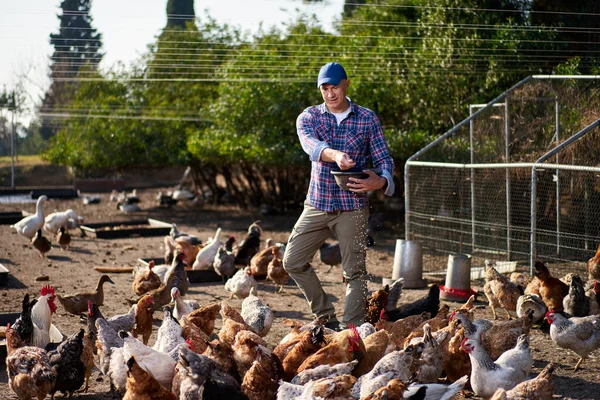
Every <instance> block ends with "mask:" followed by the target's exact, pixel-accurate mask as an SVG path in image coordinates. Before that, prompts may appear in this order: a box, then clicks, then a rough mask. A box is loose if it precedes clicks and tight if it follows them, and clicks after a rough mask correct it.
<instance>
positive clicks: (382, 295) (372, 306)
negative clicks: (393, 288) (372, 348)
mask: <svg viewBox="0 0 600 400" xmlns="http://www.w3.org/2000/svg"><path fill="white" fill-rule="evenodd" d="M389 294H390V287H389V285H385V286H384V287H383V288H382V289H379V290H376V291H375V292H373V293H372V294H371V297H369V300H368V301H367V312H366V314H365V322H369V323H371V324H376V323H377V321H379V316H380V315H381V311H382V310H385V307H386V306H387V302H388V296H389Z"/></svg>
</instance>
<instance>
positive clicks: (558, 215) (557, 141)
mask: <svg viewBox="0 0 600 400" xmlns="http://www.w3.org/2000/svg"><path fill="white" fill-rule="evenodd" d="M559 111H560V104H559V103H558V97H556V102H555V115H556V145H557V146H558V144H559V143H560V119H559V118H560V117H559ZM559 161H560V159H559V157H558V153H557V154H556V163H557V164H559ZM555 173H556V175H555V176H556V256H557V257H559V256H560V171H559V170H558V169H557V170H556V172H555Z"/></svg>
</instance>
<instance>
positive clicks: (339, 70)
mask: <svg viewBox="0 0 600 400" xmlns="http://www.w3.org/2000/svg"><path fill="white" fill-rule="evenodd" d="M342 79H348V76H347V75H346V70H344V67H342V66H341V65H340V64H338V63H334V62H330V63H327V64H325V65H323V66H322V67H321V70H320V71H319V78H318V80H317V87H318V88H320V87H321V85H322V84H324V83H329V84H331V85H333V86H337V85H339V84H340V82H341V81H342Z"/></svg>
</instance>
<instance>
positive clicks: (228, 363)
mask: <svg viewBox="0 0 600 400" xmlns="http://www.w3.org/2000/svg"><path fill="white" fill-rule="evenodd" d="M207 345H208V347H207V348H206V350H204V353H202V354H204V355H205V356H206V357H208V358H210V359H211V360H213V361H214V362H215V364H216V366H217V368H218V369H219V370H220V371H222V372H224V373H226V374H229V375H231V376H233V377H234V378H235V379H236V381H239V382H241V380H242V379H241V378H240V374H239V373H238V371H237V365H236V364H235V360H234V359H233V350H232V349H231V345H229V344H227V343H225V342H221V341H220V340H218V339H215V340H212V341H210V342H207Z"/></svg>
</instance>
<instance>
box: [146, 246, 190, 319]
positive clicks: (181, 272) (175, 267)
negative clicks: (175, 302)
mask: <svg viewBox="0 0 600 400" xmlns="http://www.w3.org/2000/svg"><path fill="white" fill-rule="evenodd" d="M183 259H184V255H183V254H181V253H177V252H175V259H174V260H173V263H172V264H171V266H170V267H169V269H168V270H167V272H166V273H165V282H164V284H165V286H167V289H166V291H167V293H166V296H167V299H168V300H167V303H165V304H163V305H166V304H168V303H169V302H170V300H171V288H173V287H174V286H176V287H177V288H178V289H179V292H181V295H182V296H185V295H186V293H187V291H188V289H189V287H190V281H189V280H188V276H187V272H186V271H185V263H184V261H183ZM173 276H174V277H175V280H174V281H173ZM159 289H160V287H159ZM156 290H158V289H156ZM156 301H157V299H156V298H154V302H156ZM163 305H161V306H160V307H162V306H163ZM157 309H158V308H156V309H155V310H157Z"/></svg>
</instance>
